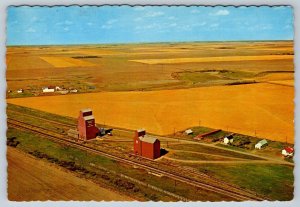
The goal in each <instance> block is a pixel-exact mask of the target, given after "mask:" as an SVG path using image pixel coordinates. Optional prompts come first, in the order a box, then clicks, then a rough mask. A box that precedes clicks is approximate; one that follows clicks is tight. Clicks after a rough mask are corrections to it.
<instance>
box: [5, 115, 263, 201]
mask: <svg viewBox="0 0 300 207" xmlns="http://www.w3.org/2000/svg"><path fill="white" fill-rule="evenodd" d="M7 121H8V125H9V126H10V127H13V128H17V129H21V130H25V131H29V132H33V133H35V134H38V135H40V136H43V137H45V138H48V139H50V140H53V141H55V142H57V143H61V144H64V145H69V146H72V147H76V148H78V149H81V150H85V151H88V152H91V153H94V154H98V155H102V156H105V157H108V158H110V159H113V160H116V161H119V162H122V163H125V164H128V165H131V166H136V167H139V168H141V169H145V170H148V171H150V172H153V173H157V174H161V175H164V176H167V177H169V178H172V179H174V180H178V181H180V182H183V183H186V184H189V185H192V186H195V187H198V188H202V189H205V190H209V191H212V192H216V193H219V194H222V195H225V196H228V197H231V198H233V199H234V200H239V201H244V200H258V201H262V200H266V198H264V197H261V196H259V195H257V194H256V193H254V192H250V191H246V190H244V189H240V188H236V187H233V186H231V185H228V184H226V183H224V182H220V181H216V180H214V179H210V178H208V176H203V178H204V179H203V180H202V181H199V180H195V179H192V178H191V177H187V176H186V174H185V172H178V170H177V169H175V171H172V172H170V171H167V170H164V169H161V168H159V167H160V165H159V164H158V165H157V163H156V166H157V167H155V166H152V164H151V162H149V163H142V162H138V161H137V160H136V159H130V158H128V157H125V158H124V156H122V154H120V153H117V154H116V153H113V154H111V153H108V152H106V150H101V149H95V148H92V147H89V146H86V145H83V144H80V143H77V142H74V141H71V140H69V139H67V138H66V137H65V136H64V135H62V134H60V133H57V132H53V131H49V130H46V129H44V128H40V127H37V126H34V125H31V124H27V123H24V122H21V121H17V120H13V119H8V120H7ZM141 160H143V161H145V160H144V159H141ZM152 162H154V161H152ZM176 170H177V171H176ZM188 174H190V173H188ZM203 175H205V174H203Z"/></svg>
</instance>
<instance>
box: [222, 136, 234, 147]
mask: <svg viewBox="0 0 300 207" xmlns="http://www.w3.org/2000/svg"><path fill="white" fill-rule="evenodd" d="M223 141H224V144H226V145H227V144H229V143H232V142H233V136H232V135H228V136H226V137H224V140H223Z"/></svg>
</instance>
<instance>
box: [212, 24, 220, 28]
mask: <svg viewBox="0 0 300 207" xmlns="http://www.w3.org/2000/svg"><path fill="white" fill-rule="evenodd" d="M218 26H219V24H218V23H214V24H211V25H210V27H212V28H215V27H218Z"/></svg>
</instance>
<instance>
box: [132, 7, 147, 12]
mask: <svg viewBox="0 0 300 207" xmlns="http://www.w3.org/2000/svg"><path fill="white" fill-rule="evenodd" d="M133 10H134V11H144V10H145V7H143V6H137V7H134V9H133Z"/></svg>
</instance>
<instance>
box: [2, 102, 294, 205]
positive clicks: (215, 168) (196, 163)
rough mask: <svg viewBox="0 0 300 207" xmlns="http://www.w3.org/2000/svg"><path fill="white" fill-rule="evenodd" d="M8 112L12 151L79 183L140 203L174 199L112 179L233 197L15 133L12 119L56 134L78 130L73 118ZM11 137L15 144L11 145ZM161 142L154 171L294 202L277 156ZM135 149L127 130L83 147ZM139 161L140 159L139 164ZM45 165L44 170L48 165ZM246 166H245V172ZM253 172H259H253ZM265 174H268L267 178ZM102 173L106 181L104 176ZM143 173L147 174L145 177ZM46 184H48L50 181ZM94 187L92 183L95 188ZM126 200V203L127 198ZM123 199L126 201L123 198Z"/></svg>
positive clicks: (285, 166) (287, 166)
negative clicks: (63, 172)
mask: <svg viewBox="0 0 300 207" xmlns="http://www.w3.org/2000/svg"><path fill="white" fill-rule="evenodd" d="M7 113H8V116H9V118H10V120H9V122H8V124H9V128H8V133H7V137H8V141H9V142H11V144H13V143H16V145H14V147H16V149H17V150H22V151H25V152H27V153H29V154H31V155H33V156H35V157H36V159H42V160H43V162H45V161H47V162H51V163H53V164H52V165H57V164H58V165H60V166H62V167H63V168H66V170H71V171H72V172H73V173H74V172H75V174H77V176H79V177H81V178H82V176H85V178H86V179H90V180H91V181H92V182H95V178H96V180H97V184H98V185H100V187H101V186H103V182H104V183H107V184H106V185H108V186H110V188H111V189H112V190H114V189H115V188H116V187H118V186H119V184H120V186H119V187H118V188H120V187H121V189H123V188H124V189H123V190H125V192H126V188H128V189H127V191H128V192H127V193H130V192H131V191H134V192H135V193H134V194H135V196H134V197H133V198H132V199H138V200H148V199H151V200H165V201H171V200H173V199H174V198H172V197H168V196H165V195H162V194H161V195H158V194H156V193H154V192H152V193H149V192H151V190H150V191H149V189H147V188H144V187H142V188H141V187H140V186H139V185H133V184H132V183H131V184H130V183H128V184H126V185H124V184H122V183H126V182H128V181H126V179H125V180H123V181H122V182H121V181H118V182H117V181H116V179H117V178H116V177H115V175H114V173H116V171H117V172H118V173H121V174H123V175H127V176H130V177H131V178H134V179H139V180H140V179H141V177H143V178H144V179H143V180H142V181H144V182H147V183H148V184H151V185H153V186H157V187H159V188H160V189H164V190H167V191H168V192H172V193H175V194H176V195H179V196H184V197H186V198H188V199H190V200H203V201H205V200H229V198H228V197H226V196H221V195H219V194H215V193H211V192H210V191H206V190H203V189H199V188H193V187H191V186H187V185H186V184H184V183H180V182H177V184H176V182H175V186H174V181H172V180H170V179H169V178H166V177H165V176H163V177H161V176H159V175H150V174H149V173H150V172H151V171H150V172H147V171H144V170H142V169H139V168H136V167H134V168H130V167H128V166H127V165H125V164H122V163H119V162H116V161H113V160H111V159H109V158H106V157H104V156H99V155H97V156H96V155H94V154H92V153H90V152H88V153H87V152H84V151H81V150H78V149H76V148H73V147H71V146H68V145H64V144H58V143H55V142H53V141H51V140H48V139H45V138H42V137H40V136H39V135H37V134H34V133H31V132H27V131H23V130H17V129H14V127H12V128H11V127H10V126H11V125H10V123H11V121H12V120H19V121H22V122H24V123H28V124H32V126H39V127H42V128H41V129H47V130H51V131H56V132H57V133H62V134H65V133H66V132H65V131H66V129H67V127H66V124H67V123H68V125H69V126H70V127H71V128H72V126H74V120H75V119H72V118H70V117H64V116H60V115H56V114H49V113H46V112H41V111H38V110H35V109H29V108H24V107H20V106H16V105H11V104H9V105H8V111H7ZM20 113H23V115H22V116H20ZM39 119H40V120H42V119H44V121H43V122H41V121H39ZM46 120H47V121H46ZM40 123H42V124H40ZM54 123H56V124H54ZM59 123H60V124H59ZM51 124H52V127H51V128H50V127H49V126H51ZM54 126H56V127H54ZM13 137H14V141H12V140H13V139H12V138H13ZM159 139H160V140H161V144H162V145H161V146H162V148H163V149H165V150H166V154H163V156H162V157H161V158H159V159H157V160H156V161H155V162H154V163H153V165H154V166H160V168H162V169H164V168H165V167H168V168H169V167H172V166H174V167H175V166H176V169H181V170H182V171H185V170H188V171H187V172H191V171H192V172H197V171H198V172H199V173H204V174H205V175H209V176H210V179H211V178H217V179H219V180H220V181H222V182H223V181H226V182H229V183H232V184H233V185H235V186H239V187H242V188H243V189H246V190H255V191H257V192H258V193H259V195H264V196H267V197H268V199H271V200H273V199H279V200H289V199H291V197H290V196H291V193H290V192H292V190H293V187H292V180H293V175H292V171H293V164H292V163H288V162H286V161H284V160H283V159H282V158H279V157H276V156H273V157H268V156H267V157H266V156H265V155H264V156H261V155H257V154H256V153H253V152H250V151H248V152H246V151H244V152H241V151H239V150H234V149H226V148H222V147H218V146H216V145H213V144H205V143H201V142H196V141H189V140H180V139H177V138H176V137H174V138H168V137H159ZM132 144H133V132H132V131H126V130H124V129H114V130H113V136H104V137H102V138H97V139H94V140H90V141H88V142H87V143H85V144H84V146H88V147H93V149H99V150H101V149H102V150H103V149H104V150H105V151H106V152H108V153H113V154H115V155H117V154H119V155H120V156H126V157H128V155H130V154H131V153H132V148H133V145H132ZM277 150H279V149H277ZM9 151H10V152H15V153H17V154H18V153H19V152H17V151H16V150H15V149H12V147H10V150H9ZM22 156H24V155H22ZM22 156H21V157H22ZM129 157H130V156H129ZM26 159H27V158H26ZM31 159H32V158H31ZM21 160H22V159H21V158H20V159H19V160H18V161H14V160H10V161H11V162H13V163H14V164H15V165H16V167H15V168H14V170H15V171H16V170H17V169H19V167H21V164H22V162H19V161H21ZM138 160H139V159H138ZM138 160H136V162H137V161H138ZM35 162H38V161H35ZM74 163H75V164H74ZM138 163H139V162H137V163H136V164H138ZM149 164H150V163H149ZM42 165H43V166H44V165H46V164H42ZM120 165H122V168H120V167H119V166H120ZM266 165H267V166H266ZM38 166H39V165H38V163H36V165H35V167H37V168H39V167H38ZM95 166H98V168H95ZM243 166H245V168H244V167H243ZM263 166H266V167H263ZM49 167H51V166H49ZM174 167H172V168H171V169H174ZM252 168H253V169H256V170H251V169H252ZM37 170H39V169H37ZM103 170H105V171H107V170H109V172H110V173H109V174H107V172H106V173H105V171H104V172H103ZM15 171H14V172H15ZM238 171H239V172H241V173H238V174H236V175H234V176H233V175H232V174H235V172H238ZM266 171H268V172H270V173H265V172H266ZM11 172H12V171H11ZM37 172H38V171H37ZM83 172H84V173H83ZM112 172H113V174H112ZM12 173H13V172H12ZM103 173H104V175H105V176H104V175H103ZM145 174H148V175H147V176H145ZM245 174H248V175H249V176H251V177H253V179H254V178H255V183H252V182H248V181H247V180H245V179H243V178H242V177H241V176H244V175H245ZM107 175H109V176H110V178H107ZM285 175H288V179H287V180H285V178H286V177H285ZM24 176H38V174H37V175H30V173H25V174H24ZM258 176H260V179H268V180H269V181H270V182H271V181H272V183H274V186H273V188H272V190H271V191H270V186H271V183H269V184H268V185H259V184H258V183H259V179H258V178H257V177H258ZM43 179H44V178H43ZM45 179H48V180H49V177H45ZM57 179H58V178H57ZM70 179H71V178H70ZM74 179H77V178H74ZM107 179H108V180H107ZM161 179H164V182H163V183H164V184H163V185H161V183H162V182H161ZM48 180H47V181H46V182H50V181H48ZM201 180H203V175H201ZM9 182H10V185H11V187H14V186H15V182H16V181H15V180H13V179H10V180H9ZM281 182H284V183H285V190H287V191H288V192H289V193H284V192H283V191H282V188H281V186H280V185H278V183H281ZM62 184H64V182H61V185H62ZM30 185H31V184H30V183H24V185H23V187H24V188H30ZM90 185H94V184H93V183H91V184H90ZM95 187H96V186H95ZM36 189H39V190H40V191H41V192H42V194H40V195H41V196H42V195H43V192H45V190H44V189H43V188H42V187H41V188H40V187H39V185H38V186H36ZM53 189H55V186H53ZM142 189H143V190H142ZM73 190H74V193H77V191H76V190H75V188H74V189H73ZM123 190H121V194H124V193H125V192H124V191H123ZM10 192H12V191H10ZM66 193H67V192H66ZM108 195H109V194H108ZM10 196H12V197H11V198H12V199H18V198H17V197H16V196H20V195H18V194H17V193H11V194H10ZM26 196H31V197H29V198H33V197H32V196H33V195H30V194H28V195H27V194H26ZM67 196H68V195H67V194H66V198H67ZM112 196H114V195H112ZM125 196H126V193H125ZM53 198H55V194H53ZM100 198H102V197H98V199H100ZM123 198H125V199H126V197H123ZM41 199H43V198H41ZM78 199H80V200H81V199H83V200H88V199H89V197H78ZM103 199H105V198H103ZM108 199H109V198H108ZM120 199H122V198H121V197H120Z"/></svg>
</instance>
